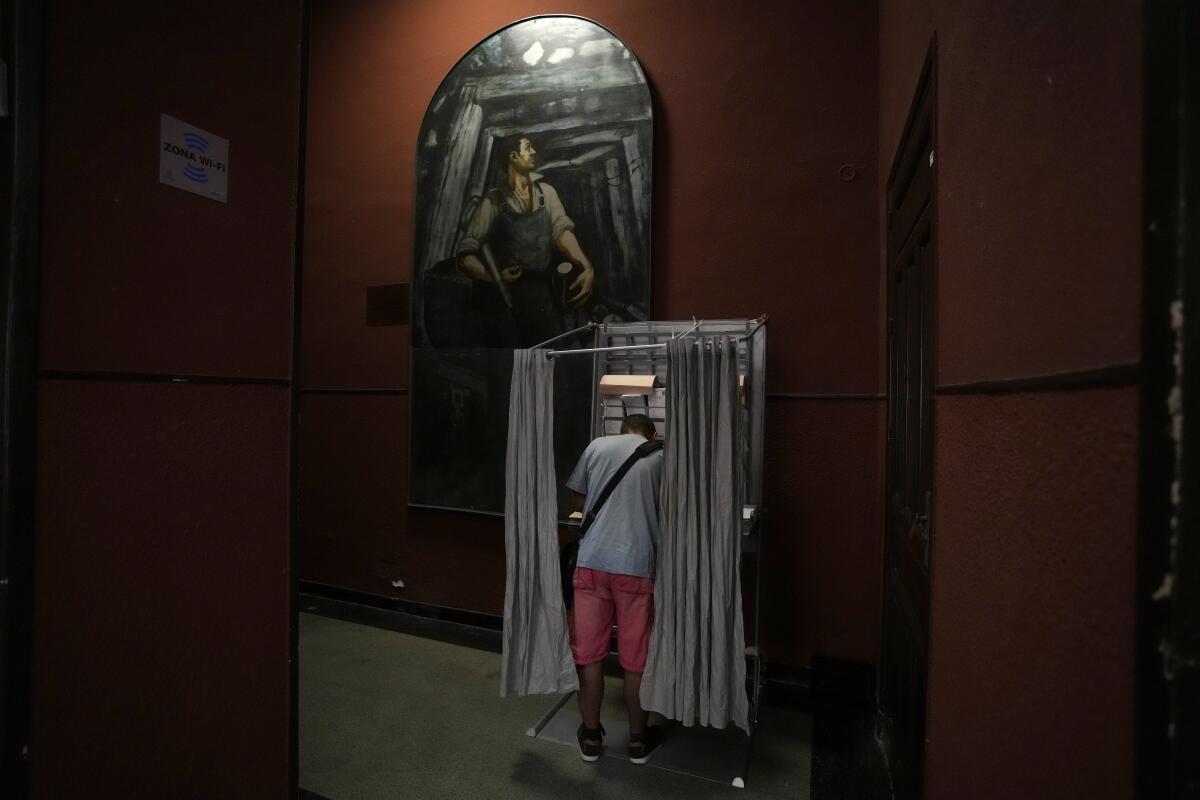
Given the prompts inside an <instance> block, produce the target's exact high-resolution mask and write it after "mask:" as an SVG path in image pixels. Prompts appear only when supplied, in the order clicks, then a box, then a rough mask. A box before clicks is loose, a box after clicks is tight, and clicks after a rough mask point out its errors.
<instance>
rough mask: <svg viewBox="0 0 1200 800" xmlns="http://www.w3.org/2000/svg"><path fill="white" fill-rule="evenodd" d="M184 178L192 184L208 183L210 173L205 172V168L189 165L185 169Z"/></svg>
mask: <svg viewBox="0 0 1200 800" xmlns="http://www.w3.org/2000/svg"><path fill="white" fill-rule="evenodd" d="M183 177H185V178H187V179H188V180H190V181H191V182H192V183H208V173H207V172H205V171H204V167H198V166H196V165H195V164H188V165H186V166H185V167H184V168H183Z"/></svg>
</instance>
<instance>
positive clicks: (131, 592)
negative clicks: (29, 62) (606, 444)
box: [31, 1, 301, 800]
mask: <svg viewBox="0 0 1200 800" xmlns="http://www.w3.org/2000/svg"><path fill="white" fill-rule="evenodd" d="M300 20H301V9H300V5H299V4H298V3H295V4H292V5H291V6H290V7H287V6H281V5H280V4H278V3H266V2H239V3H216V4H208V5H206V6H205V7H204V8H203V10H202V13H200V12H199V11H196V13H187V14H183V13H179V14H167V13H165V12H164V11H163V8H162V6H161V4H157V3H149V2H140V1H139V2H130V3H122V4H117V5H104V6H98V5H96V4H91V3H85V2H61V3H54V4H52V10H51V11H50V12H49V14H48V21H47V43H46V47H47V60H46V69H47V78H46V107H45V119H44V147H45V157H44V205H43V211H42V213H43V238H42V270H41V284H42V296H41V307H40V319H41V331H40V340H41V366H42V368H43V370H53V371H54V372H53V373H52V374H45V373H44V374H43V379H42V380H41V382H40V385H39V390H38V391H39V402H38V439H39V442H38V475H37V477H38V497H37V523H38V538H37V555H36V565H35V572H36V574H35V585H36V600H35V625H34V639H35V641H34V652H33V660H34V671H35V679H34V687H33V721H32V727H33V730H32V741H31V753H32V756H31V762H32V781H33V796H34V797H38V798H60V797H84V796H88V797H155V798H158V797H175V798H192V797H194V798H205V799H206V800H207V799H208V798H214V797H231V798H232V797H246V798H267V797H276V798H283V797H286V796H287V795H288V784H289V777H288V775H289V766H288V765H289V751H290V733H289V731H290V724H289V720H290V717H289V699H290V685H289V675H290V668H289V664H290V636H289V618H290V610H291V609H290V602H289V597H290V582H291V574H290V565H289V519H288V514H289V496H288V493H289V459H290V453H289V449H290V448H289V415H290V389H289V387H288V385H287V384H288V379H289V376H290V372H291V363H290V362H291V347H292V345H291V334H290V330H291V321H292V304H293V282H294V281H293V276H294V247H295V223H296V220H295V201H294V197H295V191H296V178H297V163H298V145H297V142H298V130H299V128H298V125H299V117H298V110H299V102H298V98H299V85H298V84H299V60H298V49H299V45H300ZM160 112H165V113H168V114H171V115H172V116H175V117H178V118H180V119H183V120H186V121H188V122H190V123H192V124H195V125H197V126H200V127H202V128H205V129H207V130H210V131H212V132H214V133H216V134H218V135H220V136H223V137H225V138H228V139H229V140H230V143H231V144H230V158H229V164H230V183H229V203H228V204H221V203H217V202H214V201H212V200H208V199H205V198H201V197H199V196H197V195H192V194H187V193H184V192H181V191H179V190H176V189H173V188H168V187H166V186H163V185H160V184H159V183H158V176H157V169H158V147H157V142H158V134H159V114H160ZM101 373H102V374H101ZM136 373H141V374H143V378H144V379H133V377H132V374H136ZM145 373H157V374H174V375H189V374H190V375H196V374H203V375H208V376H213V380H212V382H211V383H206V384H196V383H186V382H183V383H180V382H174V383H172V382H167V381H158V380H154V379H147V378H145V376H144V374H145ZM261 379H271V380H267V381H264V380H261Z"/></svg>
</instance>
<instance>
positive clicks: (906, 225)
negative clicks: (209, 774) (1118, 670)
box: [879, 61, 935, 798]
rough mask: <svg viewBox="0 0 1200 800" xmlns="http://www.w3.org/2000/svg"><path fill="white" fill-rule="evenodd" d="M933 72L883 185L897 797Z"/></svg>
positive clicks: (906, 729) (911, 568) (907, 655)
mask: <svg viewBox="0 0 1200 800" xmlns="http://www.w3.org/2000/svg"><path fill="white" fill-rule="evenodd" d="M934 130H935V129H934V124H933V69H932V61H930V62H929V63H927V65H926V69H925V74H924V76H923V77H922V83H921V89H920V91H919V92H918V94H917V100H916V101H915V103H914V107H913V110H912V112H911V115H910V119H909V124H908V128H907V132H906V134H905V138H904V140H903V142H902V144H901V146H900V153H899V156H898V157H897V161H896V164H895V165H894V166H893V169H892V177H891V180H890V181H889V183H888V225H887V256H888V439H887V467H888V469H887V484H886V486H887V489H886V491H887V509H886V515H885V531H884V537H885V539H884V581H883V585H884V598H883V643H882V645H883V647H882V663H881V665H880V666H881V669H880V676H881V677H880V685H879V701H880V709H881V712H882V715H881V728H882V730H881V734H882V738H883V740H884V744H885V746H886V747H887V749H888V750H889V761H890V764H891V767H892V780H893V785H894V787H895V790H896V794H897V797H899V798H919V797H920V796H921V790H922V784H923V767H924V735H925V692H926V676H927V674H928V637H929V631H928V628H929V563H930V560H929V559H930V547H931V544H932V526H931V520H930V513H931V507H932V501H933V487H932V483H931V481H932V474H933V470H932V466H933V457H932V456H933V454H932V445H933V441H932V439H933V435H932V430H933V428H932V425H933V332H934V314H933V309H934V306H933V302H934V299H933V278H934V265H935V252H934V241H935V239H934V235H933V220H934V218H935V209H934V198H935V194H934V190H933V189H934V172H933V170H934V162H935V159H934V155H935V150H934V142H933V132H934Z"/></svg>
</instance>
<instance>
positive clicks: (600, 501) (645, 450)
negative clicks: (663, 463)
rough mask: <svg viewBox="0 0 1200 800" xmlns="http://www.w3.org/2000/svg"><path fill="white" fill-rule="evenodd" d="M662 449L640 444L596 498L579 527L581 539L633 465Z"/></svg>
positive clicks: (660, 444) (659, 444)
mask: <svg viewBox="0 0 1200 800" xmlns="http://www.w3.org/2000/svg"><path fill="white" fill-rule="evenodd" d="M662 449H663V445H662V442H645V443H644V444H639V445H638V447H637V449H636V450H634V451H633V452H632V453H630V454H629V458H627V459H625V463H623V464H622V465H621V466H620V467H619V468H618V469H617V471H616V472H614V473H613V476H612V477H611V478H609V479H608V483H606V484H605V485H604V490H603V491H602V492H600V496H599V497H597V498H596V502H595V504H594V505H593V506H592V507H591V509H590V510H589V511H588V513H587V516H585V517H584V518H583V524H582V525H580V526H579V538H580V539H582V538H583V536H584V534H585V533H587V532H588V528H590V527H592V523H593V522H595V521H596V515H597V514H599V513H600V509H601V508H603V506H604V503H605V501H607V500H608V496H609V495H610V494H612V493H613V489H616V488H617V484H618V483H620V482H621V479H622V478H624V477H625V473H626V472H629V470H630V469H632V468H633V465H634V464H635V463H637V462H638V461H639V460H640V459H643V458H645V457H646V456H648V455H650V454H651V453H654V452H656V451H658V450H662Z"/></svg>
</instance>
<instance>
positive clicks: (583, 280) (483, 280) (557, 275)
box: [456, 136, 596, 347]
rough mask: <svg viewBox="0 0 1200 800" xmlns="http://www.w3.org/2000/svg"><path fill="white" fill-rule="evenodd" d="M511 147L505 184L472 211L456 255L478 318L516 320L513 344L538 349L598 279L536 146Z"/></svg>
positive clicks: (523, 142) (517, 143) (521, 141)
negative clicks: (540, 168)
mask: <svg viewBox="0 0 1200 800" xmlns="http://www.w3.org/2000/svg"><path fill="white" fill-rule="evenodd" d="M507 144H508V147H507V148H506V150H507V153H508V156H507V163H506V164H505V168H504V173H503V177H502V178H501V180H500V183H499V185H498V186H496V187H495V188H493V189H491V190H490V191H489V192H488V193H487V194H485V195H484V196H483V197H482V198H481V199H480V201H479V204H478V206H476V207H475V209H474V211H473V212H470V215H469V217H468V219H467V223H466V227H465V229H464V230H463V235H462V237H461V238H460V239H459V242H458V247H457V253H456V256H457V261H458V268H459V270H461V271H462V272H463V274H465V275H467V276H468V277H470V278H471V279H472V280H473V281H474V285H475V300H474V303H473V304H474V305H475V307H476V310H477V312H478V313H480V314H482V315H484V316H485V317H486V318H490V319H502V318H511V320H512V325H511V326H509V327H510V330H512V331H513V333H512V334H511V335H512V336H514V337H515V338H516V339H517V341H516V342H513V343H512V344H516V345H517V346H519V347H532V346H534V345H536V344H539V343H541V342H544V341H546V340H547V339H550V338H553V337H555V336H557V335H559V334H560V333H562V332H563V330H564V326H563V317H564V314H565V313H566V312H567V311H568V310H569V309H575V308H580V307H582V306H584V305H585V304H586V303H587V302H588V300H589V299H591V296H592V290H593V288H594V286H595V282H596V273H595V270H594V269H593V267H592V262H591V261H590V260H588V257H587V256H586V255H585V254H584V252H583V248H581V247H580V246H579V240H578V239H576V238H575V223H574V222H572V221H571V218H570V217H569V216H567V213H566V210H565V209H564V208H563V204H562V200H561V199H560V198H559V196H558V192H557V191H555V189H554V187H553V186H551V185H550V184H548V183H546V182H545V181H544V180H543V179H542V176H541V175H540V174H539V173H537V172H534V171H533V168H534V158H535V157H536V155H537V151H536V150H535V149H534V147H533V143H532V142H531V141H530V140H529V138H528V137H525V136H522V137H520V138H518V139H514V140H511V141H510V142H508V143H507ZM501 152H505V150H502V151H501ZM496 344H505V343H501V342H497V343H496Z"/></svg>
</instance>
